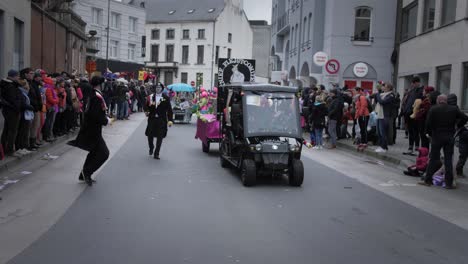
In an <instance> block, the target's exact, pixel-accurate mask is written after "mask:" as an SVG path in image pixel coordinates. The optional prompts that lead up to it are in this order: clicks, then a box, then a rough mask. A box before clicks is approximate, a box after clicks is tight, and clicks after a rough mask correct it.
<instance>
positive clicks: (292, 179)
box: [289, 160, 304, 187]
mask: <svg viewBox="0 0 468 264" xmlns="http://www.w3.org/2000/svg"><path fill="white" fill-rule="evenodd" d="M303 182H304V164H303V163H302V161H301V160H293V161H292V164H291V167H290V168H289V185H291V186H294V187H300V186H301V185H302V183H303Z"/></svg>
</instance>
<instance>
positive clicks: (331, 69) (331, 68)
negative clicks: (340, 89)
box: [325, 59, 340, 74]
mask: <svg viewBox="0 0 468 264" xmlns="http://www.w3.org/2000/svg"><path fill="white" fill-rule="evenodd" d="M325 70H326V71H327V72H328V73H329V74H337V73H338V72H339V71H340V63H339V62H338V61H337V60H335V59H332V60H329V61H327V64H326V65H325Z"/></svg>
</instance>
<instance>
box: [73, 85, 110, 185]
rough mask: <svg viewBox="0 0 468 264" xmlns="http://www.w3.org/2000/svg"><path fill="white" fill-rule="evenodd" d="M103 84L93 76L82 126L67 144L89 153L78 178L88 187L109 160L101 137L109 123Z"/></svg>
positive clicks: (107, 150) (107, 151)
mask: <svg viewBox="0 0 468 264" xmlns="http://www.w3.org/2000/svg"><path fill="white" fill-rule="evenodd" d="M103 82H104V78H102V77H98V76H94V77H93V78H92V79H91V85H92V86H93V92H92V93H91V94H90V95H89V97H88V98H87V100H86V102H85V110H84V122H83V125H82V126H81V129H80V132H79V133H78V136H77V138H76V139H75V140H73V141H70V142H69V143H68V144H69V145H72V146H75V147H78V148H81V149H83V150H86V151H88V152H89V153H88V156H87V157H86V161H85V163H84V165H83V170H82V171H81V173H80V176H79V178H78V179H79V180H80V181H85V182H86V183H87V184H88V185H89V186H92V185H93V182H94V180H93V179H92V178H91V175H93V173H94V172H96V171H97V170H98V169H99V168H100V167H101V166H102V164H104V162H106V160H107V159H108V158H109V149H108V148H107V145H106V142H105V141H104V138H103V137H102V127H103V126H106V125H107V124H109V123H110V119H109V118H108V117H107V115H106V111H107V105H106V102H105V100H104V96H103V95H102V92H101V85H102V83H103Z"/></svg>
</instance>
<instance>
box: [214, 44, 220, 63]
mask: <svg viewBox="0 0 468 264" xmlns="http://www.w3.org/2000/svg"><path fill="white" fill-rule="evenodd" d="M218 59H219V46H216V53H215V64H216V65H218Z"/></svg>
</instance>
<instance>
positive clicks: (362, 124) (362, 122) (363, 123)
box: [358, 116, 369, 144]
mask: <svg viewBox="0 0 468 264" xmlns="http://www.w3.org/2000/svg"><path fill="white" fill-rule="evenodd" d="M358 123H359V129H360V130H361V144H367V141H368V138H367V125H368V124H369V117H368V116H361V117H359V119H358Z"/></svg>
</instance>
